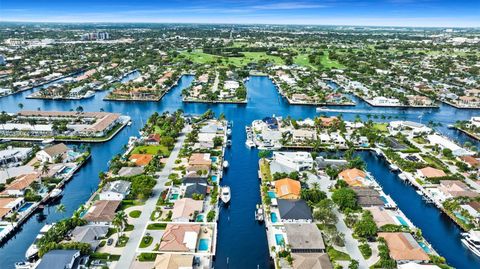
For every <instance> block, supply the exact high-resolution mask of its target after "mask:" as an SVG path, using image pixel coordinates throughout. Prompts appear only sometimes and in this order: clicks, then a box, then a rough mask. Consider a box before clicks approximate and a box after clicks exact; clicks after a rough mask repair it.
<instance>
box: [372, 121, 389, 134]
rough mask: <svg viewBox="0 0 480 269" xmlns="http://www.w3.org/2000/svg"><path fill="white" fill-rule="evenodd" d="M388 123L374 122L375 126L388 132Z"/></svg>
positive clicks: (381, 130)
mask: <svg viewBox="0 0 480 269" xmlns="http://www.w3.org/2000/svg"><path fill="white" fill-rule="evenodd" d="M387 125H388V124H387V123H374V124H373V128H374V129H376V130H378V131H380V132H383V133H386V132H388V129H387Z"/></svg>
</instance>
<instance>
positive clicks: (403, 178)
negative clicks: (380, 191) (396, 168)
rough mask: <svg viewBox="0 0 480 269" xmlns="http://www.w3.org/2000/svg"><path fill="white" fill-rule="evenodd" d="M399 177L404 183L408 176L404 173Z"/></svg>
mask: <svg viewBox="0 0 480 269" xmlns="http://www.w3.org/2000/svg"><path fill="white" fill-rule="evenodd" d="M398 177H399V178H400V179H401V180H403V181H405V180H407V175H405V174H404V173H401V174H399V175H398Z"/></svg>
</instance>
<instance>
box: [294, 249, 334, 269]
mask: <svg viewBox="0 0 480 269" xmlns="http://www.w3.org/2000/svg"><path fill="white" fill-rule="evenodd" d="M292 258H293V268H294V269H332V268H333V265H332V263H331V262H330V259H329V258H328V255H327V254H326V253H292Z"/></svg>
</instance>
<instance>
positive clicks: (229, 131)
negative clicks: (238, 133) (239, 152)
mask: <svg viewBox="0 0 480 269" xmlns="http://www.w3.org/2000/svg"><path fill="white" fill-rule="evenodd" d="M227 136H232V129H230V128H228V129H227Z"/></svg>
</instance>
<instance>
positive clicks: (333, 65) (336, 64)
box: [320, 51, 345, 69]
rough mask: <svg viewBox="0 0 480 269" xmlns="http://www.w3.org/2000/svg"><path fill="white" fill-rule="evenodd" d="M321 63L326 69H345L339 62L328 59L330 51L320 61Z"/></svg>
mask: <svg viewBox="0 0 480 269" xmlns="http://www.w3.org/2000/svg"><path fill="white" fill-rule="evenodd" d="M320 63H321V64H322V66H323V67H324V68H338V69H342V68H345V66H343V65H342V64H340V63H339V62H337V61H333V60H330V58H328V51H325V52H324V54H323V55H322V58H321V59H320Z"/></svg>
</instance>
